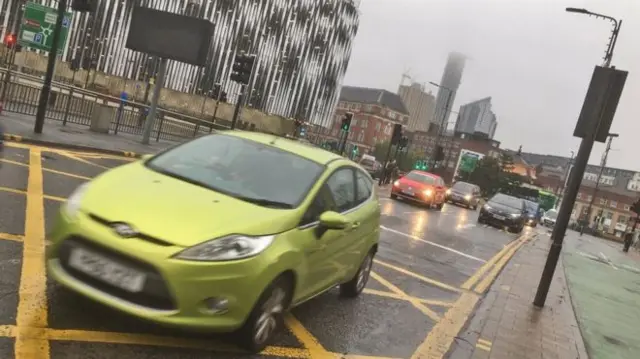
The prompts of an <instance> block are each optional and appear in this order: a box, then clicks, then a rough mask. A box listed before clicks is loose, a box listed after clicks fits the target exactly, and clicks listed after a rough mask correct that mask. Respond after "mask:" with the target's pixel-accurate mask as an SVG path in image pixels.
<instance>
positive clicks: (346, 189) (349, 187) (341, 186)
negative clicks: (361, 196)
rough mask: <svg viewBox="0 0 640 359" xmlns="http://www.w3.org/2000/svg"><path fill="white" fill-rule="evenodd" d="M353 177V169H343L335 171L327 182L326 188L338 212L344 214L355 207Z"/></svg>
mask: <svg viewBox="0 0 640 359" xmlns="http://www.w3.org/2000/svg"><path fill="white" fill-rule="evenodd" d="M354 177H355V176H354V174H353V169H351V168H350V167H344V168H341V169H339V170H337V171H335V172H334V173H333V174H332V175H331V177H329V179H328V180H327V186H328V187H329V190H330V191H331V194H332V196H333V201H334V202H335V204H336V210H337V211H338V212H344V211H347V210H349V209H351V208H353V207H355V206H356V183H355V181H354Z"/></svg>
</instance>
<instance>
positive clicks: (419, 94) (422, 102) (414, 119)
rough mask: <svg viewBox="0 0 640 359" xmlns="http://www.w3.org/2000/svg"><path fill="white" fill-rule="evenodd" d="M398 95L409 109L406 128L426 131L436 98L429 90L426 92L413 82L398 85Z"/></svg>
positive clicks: (422, 87)
mask: <svg viewBox="0 0 640 359" xmlns="http://www.w3.org/2000/svg"><path fill="white" fill-rule="evenodd" d="M398 95H400V98H402V101H404V105H405V106H406V107H407V110H408V111H409V123H408V125H407V130H408V131H411V132H414V131H422V132H427V131H428V130H429V124H430V123H431V121H432V117H433V111H434V108H435V104H436V99H435V97H433V95H432V94H431V92H429V93H426V92H425V91H424V86H423V85H421V84H419V83H417V82H414V83H413V84H411V85H409V86H407V85H400V88H398Z"/></svg>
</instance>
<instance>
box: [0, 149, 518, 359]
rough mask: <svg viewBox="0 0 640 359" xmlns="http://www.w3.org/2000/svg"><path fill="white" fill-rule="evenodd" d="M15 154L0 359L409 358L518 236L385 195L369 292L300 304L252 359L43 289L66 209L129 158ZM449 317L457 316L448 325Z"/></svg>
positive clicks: (1, 278)
mask: <svg viewBox="0 0 640 359" xmlns="http://www.w3.org/2000/svg"><path fill="white" fill-rule="evenodd" d="M8 146H9V147H7V148H5V151H4V152H5V153H4V157H3V159H2V160H0V358H3V359H5V358H7V359H9V358H18V359H27V358H29V359H30V358H38V359H47V358H82V359H90V358H114V357H118V358H119V359H129V358H136V359H145V358H210V357H216V358H263V357H283V358H284V357H296V358H304V357H312V358H316V357H318V358H320V357H332V358H341V357H344V358H367V357H371V358H374V357H382V358H410V357H412V355H414V353H415V352H416V350H418V349H419V348H420V347H421V345H422V346H423V347H424V343H425V342H426V341H427V340H428V339H429V335H430V334H431V335H432V336H438V334H439V333H435V334H434V333H433V332H434V331H448V332H451V331H452V330H451V325H454V324H455V325H457V324H460V323H453V324H452V323H450V322H456V321H457V322H460V321H462V320H466V316H460V315H456V314H455V313H453V311H454V309H456V307H460V306H464V305H465V304H464V303H463V304H460V305H459V304H457V303H459V302H460V298H461V297H462V296H464V293H465V292H468V290H467V289H469V288H470V287H469V286H470V284H469V282H470V281H474V282H477V280H479V279H480V277H479V274H482V273H479V272H484V271H486V270H487V269H488V268H489V267H488V265H489V264H492V263H494V262H495V261H496V259H497V258H496V255H497V254H498V253H499V252H501V251H503V252H504V250H503V249H505V250H506V249H508V248H505V246H507V245H508V244H510V243H512V242H513V241H514V240H515V239H516V238H517V237H518V236H517V235H514V234H508V233H506V232H503V231H500V230H497V229H494V228H488V227H485V226H477V225H476V220H477V212H475V211H473V210H469V209H464V208H460V207H456V206H453V205H445V206H444V208H443V210H442V211H441V212H437V211H435V210H429V209H425V208H420V207H417V206H414V205H411V204H408V203H404V202H401V201H395V200H391V199H389V198H388V193H384V191H381V210H382V214H383V215H382V231H381V233H382V236H381V238H380V240H381V243H380V249H379V253H378V255H377V257H376V261H375V264H374V267H373V273H372V277H371V280H370V281H369V284H368V286H367V289H366V290H365V293H364V294H363V295H362V296H360V297H359V298H357V299H355V300H345V299H342V298H339V296H338V295H337V291H335V290H334V291H330V292H329V293H326V294H324V295H322V296H320V297H318V298H316V299H314V300H312V301H310V302H308V303H305V304H303V305H301V306H299V307H297V308H295V309H294V310H293V312H292V315H290V316H289V317H288V319H287V330H286V331H285V332H283V333H282V335H281V336H280V338H278V340H276V341H275V342H274V343H273V346H272V347H269V348H267V350H265V352H263V353H262V354H261V355H257V356H256V355H254V356H250V355H247V354H243V353H241V352H240V351H239V350H238V349H236V348H234V347H233V346H231V345H230V344H227V343H230V342H231V341H230V340H229V338H228V337H225V336H207V335H202V334H192V333H182V332H180V331H176V330H168V329H164V328H159V327H157V326H155V325H154V324H151V323H146V322H143V321H140V320H137V319H135V318H132V317H129V316H126V315H124V314H121V313H118V312H114V311H112V310H110V309H108V308H105V307H103V306H101V305H99V304H97V303H94V302H91V301H89V300H87V299H84V298H82V297H80V296H78V295H75V294H73V293H71V292H69V291H67V290H64V289H63V288H61V287H59V286H57V285H56V284H54V283H53V282H51V281H48V280H47V279H46V276H45V273H44V265H43V263H42V255H43V253H44V247H45V240H44V237H45V233H46V231H47V230H49V229H50V228H51V225H52V220H53V218H54V215H55V213H56V211H57V209H58V207H59V205H60V204H61V203H62V201H64V198H66V197H67V196H69V195H70V194H71V192H72V191H73V190H74V189H75V188H76V187H77V186H78V185H80V184H81V183H83V182H84V181H86V180H88V179H90V178H92V177H94V176H96V175H98V174H100V173H101V172H103V171H105V170H107V169H109V168H112V167H115V166H118V165H121V164H125V163H128V162H130V161H132V159H127V158H119V157H115V156H109V155H101V154H92V153H80V152H72V151H63V150H60V149H51V148H41V147H34V146H27V145H22V144H17V143H9V144H8ZM116 190H117V189H116ZM27 213H28V214H29V215H27ZM474 276H475V277H477V278H473V277H474ZM470 278H471V279H470ZM467 284H468V285H467ZM462 288H466V289H462ZM473 303H475V302H473V301H472V304H473ZM467 306H471V304H467ZM468 309H469V310H471V309H472V308H468ZM445 316H446V318H453V319H450V320H448V319H447V322H446V323H441V322H444V321H443V318H445ZM462 324H464V323H462ZM462 324H460V325H462ZM434 328H435V329H434ZM454 334H455V333H454ZM448 335H449V336H450V334H448ZM33 348H37V349H33Z"/></svg>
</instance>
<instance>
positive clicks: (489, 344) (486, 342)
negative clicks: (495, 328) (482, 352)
mask: <svg viewBox="0 0 640 359" xmlns="http://www.w3.org/2000/svg"><path fill="white" fill-rule="evenodd" d="M478 343H479V344H482V345H485V346H488V347H491V342H490V341H488V340H485V339H482V338H480V339H478Z"/></svg>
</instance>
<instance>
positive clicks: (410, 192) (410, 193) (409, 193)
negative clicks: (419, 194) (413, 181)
mask: <svg viewBox="0 0 640 359" xmlns="http://www.w3.org/2000/svg"><path fill="white" fill-rule="evenodd" d="M402 193H404V194H408V195H409V196H413V191H409V190H404V191H402Z"/></svg>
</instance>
